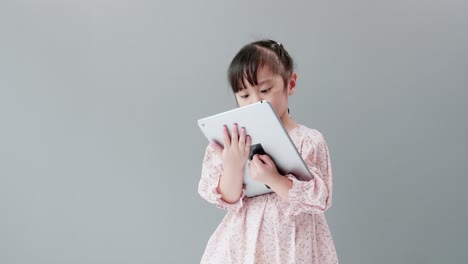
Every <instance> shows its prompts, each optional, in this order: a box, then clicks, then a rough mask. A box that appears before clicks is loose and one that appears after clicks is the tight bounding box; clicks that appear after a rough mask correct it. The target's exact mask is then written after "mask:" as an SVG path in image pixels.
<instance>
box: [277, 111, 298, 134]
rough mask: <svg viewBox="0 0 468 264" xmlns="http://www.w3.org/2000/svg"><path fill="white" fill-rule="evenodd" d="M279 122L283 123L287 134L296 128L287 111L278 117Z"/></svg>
mask: <svg viewBox="0 0 468 264" xmlns="http://www.w3.org/2000/svg"><path fill="white" fill-rule="evenodd" d="M280 120H281V123H283V126H284V128H285V129H286V130H287V131H288V132H289V131H291V130H293V129H294V128H295V127H296V126H297V124H296V121H294V119H292V118H291V116H289V114H288V111H286V112H284V113H283V114H282V115H281V116H280Z"/></svg>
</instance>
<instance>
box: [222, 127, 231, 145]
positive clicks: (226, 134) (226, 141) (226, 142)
mask: <svg viewBox="0 0 468 264" xmlns="http://www.w3.org/2000/svg"><path fill="white" fill-rule="evenodd" d="M223 138H224V140H223V144H224V148H228V147H229V146H231V138H230V137H229V132H228V129H227V126H226V125H224V126H223Z"/></svg>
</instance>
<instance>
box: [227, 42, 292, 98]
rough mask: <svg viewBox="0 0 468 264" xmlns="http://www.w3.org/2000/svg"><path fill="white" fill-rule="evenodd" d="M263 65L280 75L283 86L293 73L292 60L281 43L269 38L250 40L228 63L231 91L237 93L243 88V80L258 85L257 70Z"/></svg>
mask: <svg viewBox="0 0 468 264" xmlns="http://www.w3.org/2000/svg"><path fill="white" fill-rule="evenodd" d="M263 66H268V67H269V68H270V70H271V71H272V73H273V74H279V75H281V77H282V78H283V81H284V85H285V86H286V85H287V83H288V79H289V77H291V74H292V73H293V60H292V58H291V56H290V55H289V53H288V52H287V51H286V49H284V47H283V45H282V44H281V43H279V42H276V41H274V40H270V39H267V40H260V41H255V42H251V43H249V44H247V45H245V46H244V47H242V49H240V50H239V52H238V53H237V54H236V56H235V57H234V58H233V59H232V61H231V64H230V65H229V69H228V79H229V83H230V84H231V88H232V91H233V92H234V93H237V92H239V91H241V90H243V89H245V83H244V81H245V80H247V81H248V82H249V84H250V85H252V86H253V85H258V81H257V71H258V69H259V68H260V67H263Z"/></svg>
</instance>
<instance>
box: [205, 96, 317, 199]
mask: <svg viewBox="0 0 468 264" xmlns="http://www.w3.org/2000/svg"><path fill="white" fill-rule="evenodd" d="M234 123H237V124H238V127H239V128H241V127H245V128H246V131H247V134H248V135H250V137H251V140H252V142H251V143H252V144H251V148H250V155H249V160H247V164H246V166H245V173H244V184H245V190H244V192H245V195H246V196H247V197H253V196H257V195H261V194H265V193H271V192H273V191H272V190H271V189H270V188H269V187H268V186H267V185H265V184H263V183H261V182H257V181H254V180H252V179H251V178H250V175H249V166H248V162H249V161H250V159H251V157H252V156H253V155H255V154H257V153H259V154H265V153H266V154H267V155H269V156H270V157H271V159H272V160H273V161H274V162H275V164H276V167H277V168H278V172H279V173H280V174H282V175H286V174H289V173H291V174H293V175H294V176H296V178H298V179H299V180H303V181H307V180H311V179H313V176H312V173H311V172H310V171H309V169H308V168H307V165H306V164H305V162H304V160H303V159H302V157H301V155H300V154H299V152H298V151H297V149H296V146H295V145H294V143H293V141H292V140H291V138H290V137H289V134H288V132H287V131H286V129H285V128H284V127H283V124H282V123H281V120H280V119H279V118H278V116H277V115H276V113H275V111H274V109H273V107H272V106H271V104H270V103H269V102H268V101H260V102H257V103H254V104H250V105H247V106H244V107H239V108H235V109H233V110H229V111H226V112H223V113H220V114H217V115H213V116H209V117H206V118H202V119H199V120H198V126H199V127H200V129H201V131H202V132H203V134H204V135H205V136H206V138H207V139H208V141H210V142H211V141H216V142H218V143H219V144H221V146H222V145H223V133H222V131H223V126H224V125H227V127H228V129H229V133H230V134H232V133H231V131H230V130H231V129H232V125H233V124H234Z"/></svg>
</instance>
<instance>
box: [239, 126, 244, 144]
mask: <svg viewBox="0 0 468 264" xmlns="http://www.w3.org/2000/svg"><path fill="white" fill-rule="evenodd" d="M239 147H240V149H245V127H242V128H241V129H240V136H239Z"/></svg>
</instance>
